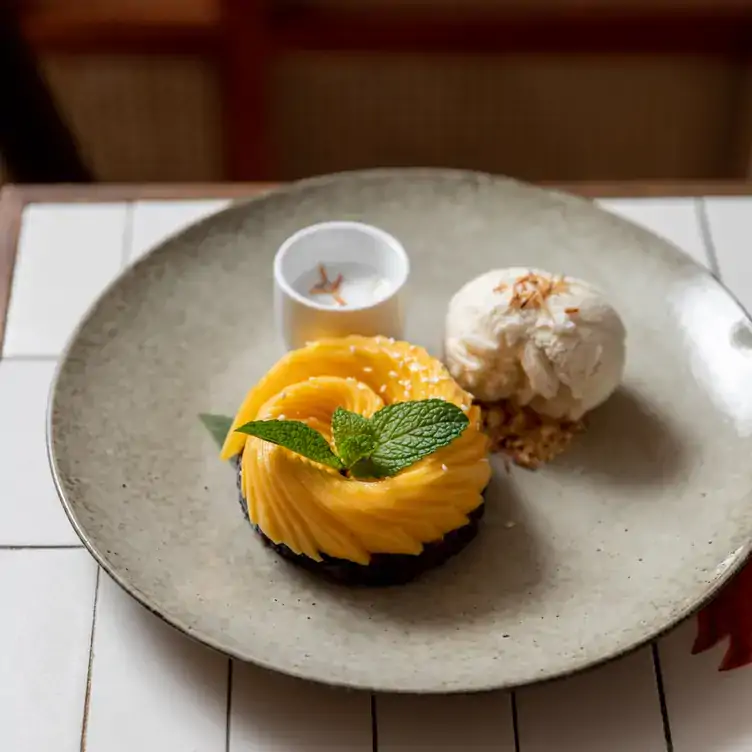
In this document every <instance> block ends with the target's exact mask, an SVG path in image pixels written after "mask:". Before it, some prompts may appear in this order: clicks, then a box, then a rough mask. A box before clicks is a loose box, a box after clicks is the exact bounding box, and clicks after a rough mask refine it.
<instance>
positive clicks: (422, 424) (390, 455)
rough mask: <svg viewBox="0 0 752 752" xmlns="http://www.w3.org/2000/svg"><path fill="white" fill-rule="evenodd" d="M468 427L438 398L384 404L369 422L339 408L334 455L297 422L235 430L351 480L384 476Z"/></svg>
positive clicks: (454, 408)
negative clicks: (344, 474)
mask: <svg viewBox="0 0 752 752" xmlns="http://www.w3.org/2000/svg"><path fill="white" fill-rule="evenodd" d="M468 423H469V421H468V418H467V415H465V413H464V412H463V411H462V410H460V408H458V407H457V406H456V405H453V404H452V403H450V402H445V401H444V400H440V399H427V400H417V401H413V402H399V403H397V404H394V405H387V406H386V407H383V408H381V410H378V411H377V412H376V413H374V415H373V417H372V418H370V419H369V418H365V417H363V416H362V415H358V414H357V413H353V412H350V411H349V410H345V409H343V408H341V407H339V408H337V409H336V410H335V411H334V414H333V415H332V437H333V439H334V446H335V448H336V452H337V453H336V454H335V452H333V451H332V448H331V447H330V446H329V443H328V442H327V440H326V439H325V438H324V437H323V436H322V435H321V434H320V433H319V432H318V431H316V430H314V429H313V428H311V427H310V426H308V425H306V424H305V423H302V422H300V421H297V420H274V419H273V420H255V421H252V422H250V423H246V424H245V425H244V426H241V427H240V428H238V429H236V430H237V431H239V432H241V433H245V434H248V435H249V436H255V437H257V438H259V439H262V440H264V441H270V442H271V443H273V444H277V445H279V446H282V447H285V449H289V450H290V451H291V452H295V453H296V454H300V455H302V456H303V457H308V459H310V460H313V461H314V462H320V463H321V464H322V465H327V466H328V467H333V468H335V469H336V470H347V471H349V472H350V474H351V475H353V476H355V477H359V478H366V477H372V478H386V477H389V476H392V475H396V474H397V473H398V472H400V471H401V470H404V469H405V468H406V467H409V466H410V465H413V464H415V463H416V462H418V461H419V460H422V459H423V458H424V457H427V456H428V455H429V454H433V453H434V452H435V451H437V450H438V449H441V447H444V446H446V445H447V444H450V443H451V442H452V441H454V440H455V439H456V438H457V437H459V436H460V435H461V434H462V432H463V431H464V430H465V428H467V425H468Z"/></svg>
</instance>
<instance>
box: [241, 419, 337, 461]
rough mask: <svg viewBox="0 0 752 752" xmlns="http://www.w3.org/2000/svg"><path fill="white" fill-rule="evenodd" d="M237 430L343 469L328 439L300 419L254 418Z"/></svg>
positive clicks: (310, 458)
mask: <svg viewBox="0 0 752 752" xmlns="http://www.w3.org/2000/svg"><path fill="white" fill-rule="evenodd" d="M236 431H238V432H239V433H246V434H248V435H249V436H256V437H257V438H259V439H263V440H264V441H269V442H271V443H272V444H277V445H279V446H281V447H284V448H285V449H289V450H290V451H291V452H295V453H296V454H300V455H302V456H303V457H308V459H309V460H313V461H314V462H320V463H321V464H322V465H328V466H329V467H333V468H335V469H336V470H341V469H342V463H341V462H340V460H339V457H337V455H336V454H334V452H333V451H332V450H331V448H330V447H329V444H328V442H327V440H326V439H325V438H324V437H323V436H322V435H321V434H320V433H319V432H318V431H315V430H314V429H313V428H311V427H310V426H308V425H306V424H305V423H301V422H300V421H299V420H253V421H251V422H250V423H246V424H245V425H244V426H241V427H240V428H237V429H236Z"/></svg>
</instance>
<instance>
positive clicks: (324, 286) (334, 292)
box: [308, 264, 347, 306]
mask: <svg viewBox="0 0 752 752" xmlns="http://www.w3.org/2000/svg"><path fill="white" fill-rule="evenodd" d="M343 281H344V277H343V276H342V275H341V274H338V275H337V278H336V279H335V280H334V281H333V282H332V281H331V280H330V279H329V275H328V274H327V272H326V267H325V266H324V265H323V264H319V281H318V282H317V283H316V284H315V285H314V286H313V287H312V288H311V289H310V290H309V291H308V292H309V294H310V295H331V296H332V298H333V299H334V302H335V303H336V304H337V305H341V306H343V305H347V303H346V301H345V299H344V298H343V297H342V296H341V295H340V294H339V289H340V287H341V286H342V282H343Z"/></svg>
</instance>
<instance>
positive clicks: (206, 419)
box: [198, 413, 232, 449]
mask: <svg viewBox="0 0 752 752" xmlns="http://www.w3.org/2000/svg"><path fill="white" fill-rule="evenodd" d="M198 417H199V419H200V420H201V422H202V423H203V424H204V425H205V426H206V428H207V430H208V431H209V433H210V434H211V435H212V438H213V439H214V441H216V442H217V444H219V448H220V449H221V448H222V446H223V445H224V443H225V439H226V438H227V434H228V433H230V428H231V427H232V418H228V417H227V416H226V415H211V414H210V413H201V414H200V415H199V416H198Z"/></svg>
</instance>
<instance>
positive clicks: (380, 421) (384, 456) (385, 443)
mask: <svg viewBox="0 0 752 752" xmlns="http://www.w3.org/2000/svg"><path fill="white" fill-rule="evenodd" d="M370 422H371V425H372V426H373V428H374V430H375V432H376V440H377V442H378V443H377V446H376V448H375V449H374V451H373V452H372V453H371V456H370V458H369V459H370V461H371V462H372V463H373V465H374V467H375V468H376V470H377V472H378V474H379V475H380V476H388V475H396V474H397V473H398V472H399V471H400V470H403V469H404V468H406V467H408V466H410V465H413V464H414V463H416V462H417V461H418V460H421V459H423V458H424V457H427V456H428V455H429V454H433V453H434V452H435V451H436V450H437V449H441V447H443V446H446V445H447V444H450V443H451V442H452V441H454V440H455V439H456V438H457V437H458V436H459V435H460V434H461V433H462V432H463V431H464V430H465V428H466V427H467V425H468V423H469V421H468V418H467V415H465V413H464V412H462V410H460V408H459V407H457V406H456V405H453V404H451V403H450V402H445V401H444V400H440V399H428V400H419V401H416V402H398V403H396V404H394V405H387V406H386V407H383V408H381V410H379V411H378V412H376V413H375V414H374V416H373V417H372V418H371V421H370Z"/></svg>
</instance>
